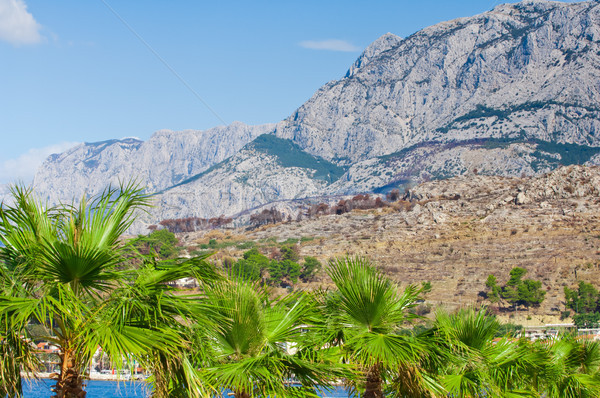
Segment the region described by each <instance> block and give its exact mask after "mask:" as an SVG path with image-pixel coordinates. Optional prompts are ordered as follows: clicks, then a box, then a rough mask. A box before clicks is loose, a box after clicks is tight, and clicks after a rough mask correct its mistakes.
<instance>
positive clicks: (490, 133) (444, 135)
mask: <svg viewBox="0 0 600 398" xmlns="http://www.w3.org/2000/svg"><path fill="white" fill-rule="evenodd" d="M599 81H600V5H599V3H598V2H592V1H588V2H581V3H560V2H536V1H527V2H522V3H516V4H505V5H500V6H497V7H495V8H494V9H493V10H491V11H488V12H485V13H482V14H479V15H476V16H473V17H463V18H458V19H455V20H452V21H447V22H442V23H440V24H436V25H433V26H430V27H427V28H425V29H422V30H420V31H418V32H415V33H414V34H412V35H410V36H409V37H407V38H400V37H398V36H396V35H393V34H391V33H387V34H385V35H383V36H381V37H380V38H378V39H377V40H376V41H375V42H373V43H372V44H371V45H370V46H368V47H367V48H366V49H365V50H364V51H363V53H362V54H361V55H360V56H359V57H358V58H357V60H356V61H355V62H354V63H353V64H352V65H351V66H350V68H349V69H348V72H347V73H346V75H345V77H343V78H341V79H340V80H336V81H332V82H328V83H326V84H325V85H323V86H322V87H321V88H319V89H318V90H317V91H316V92H315V94H314V95H313V96H312V97H311V98H310V99H309V100H308V101H307V102H305V103H304V104H302V105H301V106H300V107H299V108H298V109H297V110H296V111H295V112H294V113H292V115H290V116H289V117H288V118H286V119H284V120H283V121H281V122H279V123H276V124H269V125H263V126H246V125H244V124H241V123H234V124H232V125H230V126H220V127H215V128H213V129H209V130H207V131H205V132H190V133H187V134H186V133H174V132H169V131H161V132H157V133H155V134H154V135H153V136H152V138H151V139H150V140H148V141H146V142H143V143H140V142H137V141H130V142H121V141H117V142H113V143H112V144H108V143H107V142H104V143H100V144H85V145H82V146H80V147H77V148H76V149H74V150H71V151H67V152H65V153H63V154H61V155H57V156H55V157H52V158H49V159H48V160H47V161H46V163H45V164H44V166H42V168H40V171H39V172H38V173H37V175H36V178H35V180H34V185H35V186H36V189H37V190H38V191H40V192H41V193H42V195H43V197H44V198H45V199H48V200H50V201H51V202H52V201H53V200H55V199H56V198H67V199H71V198H73V197H79V196H80V195H81V193H83V192H86V190H85V189H87V193H88V194H93V193H94V189H99V188H100V187H103V186H105V185H106V184H108V183H115V182H116V181H117V179H119V178H124V177H125V178H126V177H130V178H131V177H132V176H138V178H139V179H140V180H141V181H142V182H143V183H144V184H145V185H147V186H148V189H149V191H151V192H158V193H159V194H158V195H157V196H156V199H157V203H158V206H157V207H155V208H154V209H153V210H151V214H150V215H149V216H148V217H147V218H145V219H144V222H145V223H146V224H148V223H150V224H155V223H156V222H157V221H159V220H160V219H161V217H162V218H180V217H184V216H192V215H193V216H197V217H216V216H219V215H231V214H237V213H240V212H243V211H244V210H245V209H249V208H255V207H259V206H262V205H265V204H267V203H269V202H270V201H278V200H291V199H302V197H309V196H319V195H321V196H327V195H343V194H353V193H359V192H372V191H385V190H386V189H392V188H395V187H396V188H397V187H400V186H401V185H402V184H406V183H415V182H420V181H425V180H428V179H438V178H447V177H451V176H454V175H463V174H467V173H472V172H473V171H477V172H479V173H483V174H497V175H506V176H519V175H521V174H525V175H534V174H540V173H544V172H548V171H550V170H552V169H554V168H556V167H558V166H559V165H564V164H572V162H573V160H572V159H573V158H577V159H580V160H581V159H584V158H586V157H587V158H586V159H587V164H598V163H600V155H599V153H598V150H597V148H598V147H600V108H599V107H598V106H597V104H598V103H600V85H599V84H597V83H598V82H599ZM264 134H272V135H273V137H272V138H269V139H271V142H270V145H275V144H274V142H275V141H274V140H275V139H277V140H283V141H277V142H279V146H280V148H279V149H280V150H279V151H278V152H276V153H269V152H268V151H267V152H265V151H260V150H256V148H254V149H253V148H252V143H253V142H254V141H255V140H257V139H259V137H261V136H263V135H264ZM257 144H260V141H257ZM94 145H96V146H94ZM560 145H562V147H560ZM568 145H576V146H572V147H567V146H568ZM259 146H260V145H259ZM282 148H287V149H285V150H283V149H282ZM569 148H571V149H570V150H571V151H574V150H575V151H580V152H581V156H575V157H573V156H572V153H569V150H568V149H569ZM286 151H287V152H286ZM296 157H297V158H298V159H300V158H302V159H305V161H306V162H308V163H307V164H312V167H317V166H316V164H317V163H319V162H321V164H322V165H323V167H325V168H330V169H331V170H332V171H333V175H335V179H334V178H332V174H331V173H330V175H329V179H328V180H327V179H326V180H323V179H319V178H318V177H319V176H321V174H319V173H316V172H315V170H316V169H314V168H311V167H297V166H298V165H300V166H306V165H305V164H303V163H299V164H294V162H290V160H292V159H295V158H296ZM298 159H296V160H298ZM319 159H321V160H319ZM315 162H316V163H315ZM342 170H343V171H344V172H343V173H342ZM338 174H341V175H339V176H338ZM163 206H164V207H163ZM141 229H143V226H140V230H141Z"/></svg>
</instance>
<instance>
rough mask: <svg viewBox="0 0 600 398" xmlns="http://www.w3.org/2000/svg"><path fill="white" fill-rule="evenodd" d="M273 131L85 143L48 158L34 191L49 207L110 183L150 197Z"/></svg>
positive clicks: (239, 128)
mask: <svg viewBox="0 0 600 398" xmlns="http://www.w3.org/2000/svg"><path fill="white" fill-rule="evenodd" d="M273 128H274V126H273V125H268V124H267V125H262V126H248V125H245V124H243V123H240V122H235V123H232V124H231V125H229V126H220V127H215V128H212V129H209V130H206V131H197V130H186V131H170V130H161V131H158V132H156V133H155V134H154V135H152V137H151V138H150V139H149V140H148V141H146V142H143V141H140V140H136V139H124V140H111V141H104V142H97V143H85V144H81V145H79V146H77V147H75V148H72V149H70V150H68V151H66V152H64V153H61V154H59V155H52V156H50V157H49V158H48V159H47V160H46V161H45V162H44V164H43V165H42V166H41V167H40V169H39V170H38V172H37V174H36V176H35V179H34V186H35V187H36V190H37V191H39V192H40V193H42V194H43V196H44V197H45V198H48V199H49V200H50V201H51V202H56V201H58V200H63V201H64V200H68V201H70V200H71V199H72V198H74V197H75V198H78V197H80V196H81V195H82V194H83V193H84V192H88V194H91V195H93V194H95V193H98V192H99V191H101V190H102V189H104V187H106V186H107V185H108V184H110V183H113V184H115V183H118V181H119V180H130V179H136V180H137V181H139V182H140V183H141V184H143V185H144V186H146V187H148V190H149V191H151V192H155V191H160V190H163V189H166V188H168V187H170V186H172V185H174V184H177V183H180V182H181V181H183V180H185V179H187V178H189V177H190V176H193V175H195V174H197V173H200V172H202V171H204V170H206V169H208V168H209V167H210V166H212V165H214V164H216V163H218V162H221V161H223V160H224V159H226V158H228V157H230V156H231V155H233V154H235V153H236V152H237V151H239V150H240V149H241V148H242V147H243V146H244V145H246V144H247V143H248V142H250V141H252V140H253V139H254V138H256V137H258V136H259V135H261V134H264V133H267V132H269V131H272V130H273Z"/></svg>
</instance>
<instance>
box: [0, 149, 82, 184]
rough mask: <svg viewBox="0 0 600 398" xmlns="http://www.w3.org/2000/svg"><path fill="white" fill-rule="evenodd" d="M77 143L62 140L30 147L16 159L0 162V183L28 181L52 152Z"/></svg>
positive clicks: (60, 150) (58, 151)
mask: <svg viewBox="0 0 600 398" xmlns="http://www.w3.org/2000/svg"><path fill="white" fill-rule="evenodd" d="M77 144H79V143H78V142H62V143H60V144H55V145H50V146H47V147H44V148H32V149H30V150H29V151H27V152H26V153H24V154H22V155H21V156H19V157H17V158H16V159H8V160H5V161H3V162H0V184H1V183H7V182H17V181H23V182H25V183H29V182H30V181H31V180H32V179H33V176H34V175H35V172H36V171H37V169H38V168H39V167H40V166H41V165H42V163H43V162H44V160H46V158H47V157H48V156H50V155H52V154H53V153H61V152H64V151H66V150H67V149H69V148H72V147H74V146H75V145H77Z"/></svg>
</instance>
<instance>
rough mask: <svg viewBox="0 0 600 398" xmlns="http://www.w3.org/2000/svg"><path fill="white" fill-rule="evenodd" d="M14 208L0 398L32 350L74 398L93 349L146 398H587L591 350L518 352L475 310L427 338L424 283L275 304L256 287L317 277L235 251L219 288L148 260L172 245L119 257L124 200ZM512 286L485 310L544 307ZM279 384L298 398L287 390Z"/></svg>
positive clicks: (352, 279) (348, 277)
mask: <svg viewBox="0 0 600 398" xmlns="http://www.w3.org/2000/svg"><path fill="white" fill-rule="evenodd" d="M13 196H14V198H15V202H14V203H15V204H14V206H3V207H2V208H1V209H0V242H1V243H2V246H1V247H0V275H1V278H0V354H2V356H1V357H0V396H2V397H4V396H9V397H18V396H21V395H22V381H21V372H22V371H25V372H29V373H32V372H35V371H36V370H38V369H39V368H40V366H41V363H40V361H39V359H40V357H38V356H37V355H36V353H35V351H34V348H33V346H32V344H31V342H32V341H40V340H41V341H50V342H52V344H55V345H57V346H58V347H59V348H60V355H58V356H56V357H55V358H56V359H58V360H59V362H60V364H59V372H58V373H57V375H56V377H55V381H56V386H55V390H56V391H55V392H56V396H57V397H61V398H76V397H78V398H81V397H85V391H84V390H83V388H84V380H85V379H86V372H87V371H88V370H89V367H90V362H91V360H92V355H93V353H94V352H95V351H96V349H97V348H98V347H100V348H101V349H102V352H103V355H106V356H107V357H108V360H109V361H110V362H111V364H112V366H116V367H119V366H121V367H123V366H133V363H134V361H136V362H137V363H140V364H141V365H142V366H143V367H144V368H145V369H146V370H147V371H148V372H150V373H151V378H150V382H151V383H152V386H153V394H152V395H153V397H156V398H166V397H173V398H183V397H185V398H191V397H207V396H215V395H218V394H222V393H223V390H224V389H228V390H230V391H231V392H232V394H233V395H234V396H235V397H236V398H252V397H314V396H315V393H316V390H315V389H317V388H320V389H327V388H328V387H329V386H330V385H332V384H333V383H334V382H336V381H338V380H344V382H345V383H346V384H347V385H349V386H351V387H353V393H355V394H356V396H358V397H361V398H381V397H383V396H393V397H414V398H416V397H429V398H432V397H482V396H485V397H513V396H524V397H542V396H543V397H549V398H550V397H552V398H558V397H561V398H562V397H567V398H575V397H585V398H587V397H590V398H591V397H597V396H599V394H600V360H599V358H600V345H599V344H598V343H596V342H590V341H586V340H584V339H577V338H574V337H572V336H566V335H563V336H559V337H558V338H553V339H549V340H543V341H536V342H531V341H528V340H526V339H524V338H520V339H517V336H516V334H515V331H516V330H517V329H518V327H517V326H514V325H506V326H504V329H503V326H502V325H500V323H499V322H498V320H497V319H496V318H495V317H494V316H491V315H489V313H488V311H487V309H485V308H481V309H462V310H460V311H458V312H456V313H447V312H444V311H437V312H436V313H435V316H434V317H433V319H431V320H430V323H425V322H423V318H421V317H420V316H419V315H418V311H414V309H415V308H417V307H418V306H419V304H421V297H422V294H424V293H425V292H426V291H427V290H428V289H429V288H430V287H431V285H430V283H428V282H425V283H423V285H422V286H421V287H417V286H408V287H406V288H405V289H403V290H402V289H400V288H399V286H398V285H396V284H395V283H394V282H392V281H391V280H390V279H389V278H387V277H386V276H385V275H384V274H383V273H382V272H381V271H379V270H378V269H377V268H375V266H374V265H373V264H371V263H370V261H369V260H368V259H366V258H359V257H354V258H348V257H344V258H338V259H334V260H332V261H330V262H329V263H328V265H327V266H326V271H327V274H328V275H329V277H330V278H331V281H332V282H333V284H334V285H335V287H333V288H329V289H327V290H324V291H316V292H304V291H292V292H288V294H286V295H283V296H279V297H277V298H275V299H274V298H273V294H272V292H270V291H269V286H268V285H267V284H266V283H264V282H266V281H267V279H268V278H275V275H276V273H277V272H280V274H279V276H278V278H279V279H276V278H275V279H276V280H274V281H273V284H275V285H279V286H280V285H281V284H282V282H286V281H288V280H289V281H291V280H292V279H294V278H296V279H300V278H303V277H307V278H309V277H311V275H313V272H314V271H315V270H317V269H318V268H319V267H320V264H319V263H318V261H317V260H316V259H315V258H312V257H306V258H305V259H304V260H303V265H302V266H300V265H299V264H301V262H302V260H301V259H300V258H299V256H298V251H297V248H296V246H295V245H294V244H288V245H282V246H279V249H278V250H276V251H271V252H270V253H269V256H270V257H272V258H269V257H267V256H265V255H264V254H262V253H261V252H260V251H259V250H258V249H256V248H253V249H251V250H248V251H246V253H244V257H243V259H240V260H239V261H237V262H229V263H228V264H229V266H230V268H229V269H228V271H229V273H228V275H223V274H221V273H220V272H219V271H218V270H217V269H216V268H215V267H214V265H212V264H211V263H209V262H208V261H207V256H200V257H196V258H191V259H185V260H184V259H173V258H167V259H164V260H163V259H161V258H160V256H157V255H156V254H157V252H160V249H161V248H162V247H163V246H162V245H160V247H158V246H157V248H156V249H154V246H152V245H153V244H155V243H156V242H157V241H159V242H162V243H163V244H164V243H165V242H167V243H168V242H169V241H171V242H172V240H171V239H170V235H167V234H164V233H163V234H159V235H155V236H153V237H152V239H140V237H138V238H136V240H134V242H136V244H138V245H140V246H139V247H141V248H146V249H148V251H149V255H144V254H141V253H140V251H141V250H137V251H133V254H132V250H131V248H132V244H133V243H131V244H130V243H128V242H124V241H122V240H121V239H120V236H121V235H122V233H123V232H124V231H125V230H126V229H127V228H128V226H129V225H130V224H131V222H132V221H133V216H132V215H133V214H134V213H135V211H136V210H137V209H140V208H144V207H145V206H146V205H147V199H148V197H147V196H145V195H143V194H142V193H141V191H140V190H139V189H137V188H136V187H133V186H124V187H120V188H119V189H114V190H108V191H107V192H105V193H104V194H103V195H101V196H99V197H98V198H96V199H95V200H92V201H91V202H88V201H87V200H85V199H84V200H82V201H81V204H80V205H79V206H77V207H75V208H74V207H71V206H66V207H57V208H50V209H45V208H44V207H43V206H41V204H40V202H39V201H38V200H36V199H35V197H34V196H33V194H32V193H31V192H30V191H28V190H26V189H22V188H15V189H14V191H13ZM154 239H156V240H154ZM272 243H274V242H272ZM218 244H219V242H218V241H217V240H214V241H210V242H209V243H208V245H209V246H211V245H212V246H217V245H218ZM132 256H133V258H132ZM293 264H296V265H297V266H298V267H299V268H298V267H296V266H294V265H293ZM525 273H526V272H525V270H524V269H522V268H515V269H513V270H512V271H511V273H510V279H509V280H508V282H507V283H506V284H505V285H504V286H502V287H499V286H498V284H497V281H496V279H495V278H494V277H493V276H491V277H490V278H488V283H487V285H488V289H489V293H490V295H491V296H493V295H494V294H496V295H497V296H498V298H499V299H500V298H502V299H505V300H509V299H510V300H513V301H512V302H514V303H515V304H514V305H528V304H527V303H529V304H530V305H535V303H536V302H539V301H540V300H541V299H543V294H541V293H540V292H539V290H540V289H539V288H540V286H539V285H538V284H537V283H536V281H530V280H526V279H523V277H524V275H525ZM185 277H193V278H195V279H196V280H197V281H198V283H199V285H200V289H198V292H197V293H192V294H190V292H189V291H188V292H185V294H182V292H181V290H180V289H178V288H177V287H176V286H175V285H174V284H173V283H174V281H176V280H178V279H180V278H185ZM515 292H516V296H515ZM565 292H566V295H567V296H568V300H567V301H568V303H569V304H568V305H569V306H572V305H575V307H576V308H579V306H581V307H582V308H585V309H586V311H587V310H592V309H595V307H594V304H596V305H597V298H598V297H597V296H598V292H597V291H596V290H595V288H593V287H591V286H589V285H587V284H580V286H579V289H578V290H577V291H574V290H565ZM505 296H506V297H508V298H504V297H505ZM519 303H520V304H519ZM596 321H597V320H596ZM416 322H420V323H419V324H416ZM497 336H501V337H500V338H497ZM124 360H125V361H126V363H127V365H123V361H124ZM292 376H293V377H295V378H296V379H297V380H298V381H299V385H290V384H289V383H288V380H289V379H290V378H291V377H292Z"/></svg>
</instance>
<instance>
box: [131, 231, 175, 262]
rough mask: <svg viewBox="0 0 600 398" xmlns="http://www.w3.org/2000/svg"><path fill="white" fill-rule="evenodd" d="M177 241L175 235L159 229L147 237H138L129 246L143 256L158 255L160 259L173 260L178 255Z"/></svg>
mask: <svg viewBox="0 0 600 398" xmlns="http://www.w3.org/2000/svg"><path fill="white" fill-rule="evenodd" d="M178 243H179V241H178V240H177V238H176V237H175V234H174V233H172V232H169V231H168V230H166V229H160V230H157V231H154V232H152V233H150V234H149V235H146V236H144V235H139V236H138V237H137V238H135V239H132V240H131V241H130V244H131V246H132V247H133V248H134V249H135V250H137V251H139V252H140V253H141V254H143V255H149V254H152V255H158V256H159V258H161V259H167V258H175V257H177V255H178V254H179V251H180V248H179V247H177V245H178Z"/></svg>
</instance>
